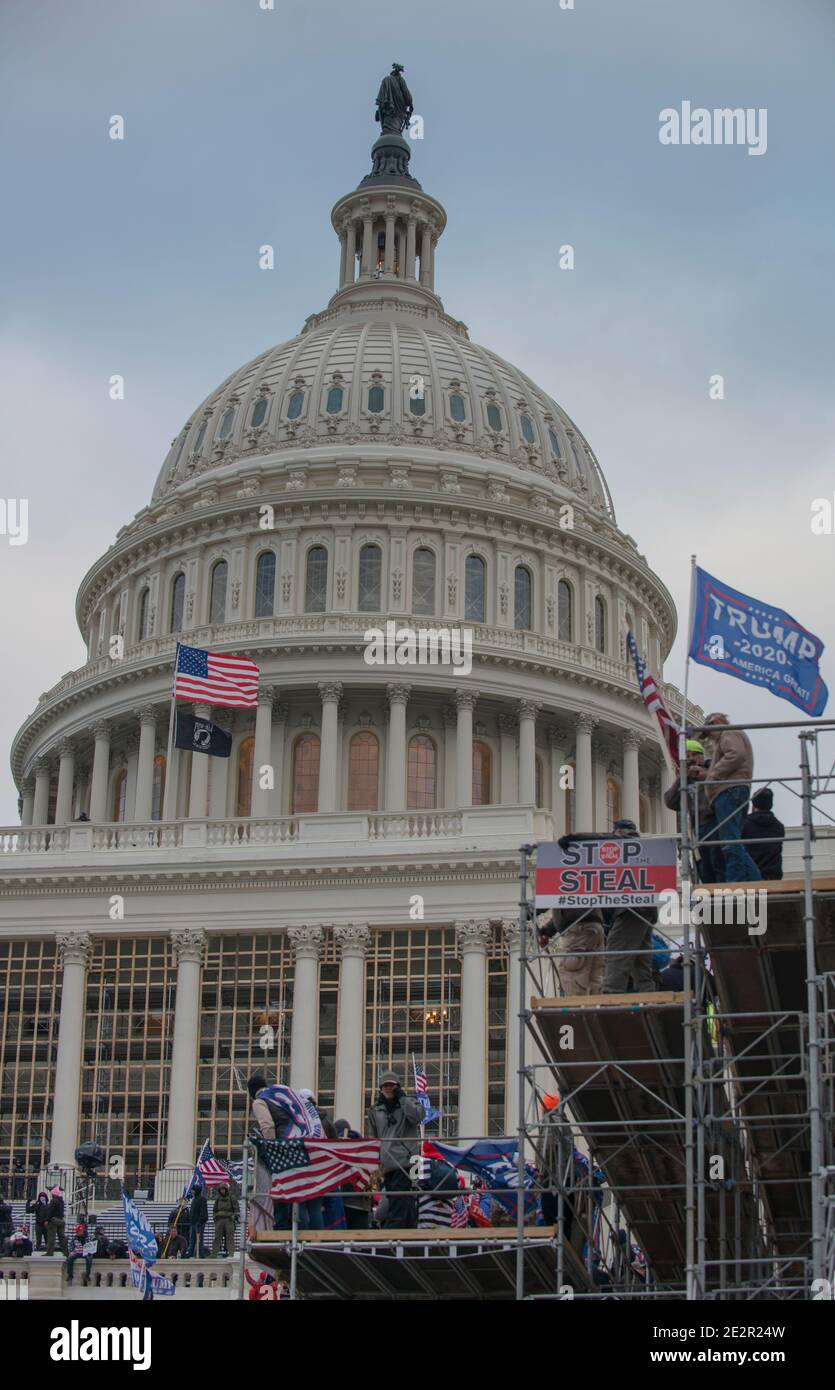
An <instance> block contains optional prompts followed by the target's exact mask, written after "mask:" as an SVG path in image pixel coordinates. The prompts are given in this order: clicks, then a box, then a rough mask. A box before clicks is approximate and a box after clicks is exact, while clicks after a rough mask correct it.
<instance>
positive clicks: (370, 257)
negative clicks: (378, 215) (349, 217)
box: [360, 216, 375, 278]
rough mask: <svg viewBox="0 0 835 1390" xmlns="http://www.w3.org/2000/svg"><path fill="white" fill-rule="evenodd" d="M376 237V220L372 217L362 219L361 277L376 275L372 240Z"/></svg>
mask: <svg viewBox="0 0 835 1390" xmlns="http://www.w3.org/2000/svg"><path fill="white" fill-rule="evenodd" d="M373 237H374V219H373V218H372V217H371V216H368V217H364V218H363V219H362V260H361V261H360V276H361V277H363V276H364V277H366V278H367V277H368V276H369V275H373V273H374V260H375V254H374V247H373V246H372V240H373Z"/></svg>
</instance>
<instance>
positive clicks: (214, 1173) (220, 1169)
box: [197, 1139, 229, 1187]
mask: <svg viewBox="0 0 835 1390" xmlns="http://www.w3.org/2000/svg"><path fill="white" fill-rule="evenodd" d="M197 1171H198V1173H199V1174H200V1176H201V1178H202V1179H203V1182H204V1183H205V1184H206V1187H219V1186H220V1184H221V1183H222V1182H225V1183H228V1182H229V1169H228V1168H227V1167H226V1165H225V1164H224V1163H221V1161H220V1159H219V1158H217V1157H216V1156H215V1154H214V1153H213V1151H212V1149H211V1147H210V1145H209V1141H208V1139H207V1140H206V1143H205V1144H204V1145H203V1148H202V1149H201V1150H200V1157H199V1158H198V1160H197Z"/></svg>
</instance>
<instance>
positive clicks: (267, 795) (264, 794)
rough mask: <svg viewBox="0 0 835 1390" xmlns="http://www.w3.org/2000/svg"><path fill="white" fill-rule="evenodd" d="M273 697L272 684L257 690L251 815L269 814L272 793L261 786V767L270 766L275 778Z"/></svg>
mask: <svg viewBox="0 0 835 1390" xmlns="http://www.w3.org/2000/svg"><path fill="white" fill-rule="evenodd" d="M274 699H275V689H274V687H273V686H271V685H268V686H265V687H264V689H263V690H259V692H258V707H257V709H256V711H255V747H254V748H253V750H252V801H251V805H252V814H253V816H268V815H270V801H271V799H272V793H271V792H270V791H269V790H267V789H264V788H262V787H261V768H262V767H272V768H273V780H275V768H274V767H273V748H272V736H273V701H274ZM320 776H321V772H320Z"/></svg>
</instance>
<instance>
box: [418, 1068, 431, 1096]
mask: <svg viewBox="0 0 835 1390" xmlns="http://www.w3.org/2000/svg"><path fill="white" fill-rule="evenodd" d="M415 1091H416V1093H417V1094H418V1095H419V1096H428V1095H429V1082H428V1081H427V1080H426V1072H425V1071H424V1070H423V1067H415Z"/></svg>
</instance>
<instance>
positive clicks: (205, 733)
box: [174, 710, 232, 758]
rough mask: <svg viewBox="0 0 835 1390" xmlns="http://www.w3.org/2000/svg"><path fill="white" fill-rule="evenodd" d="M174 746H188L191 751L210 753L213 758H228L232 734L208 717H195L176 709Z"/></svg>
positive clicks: (230, 750)
mask: <svg viewBox="0 0 835 1390" xmlns="http://www.w3.org/2000/svg"><path fill="white" fill-rule="evenodd" d="M174 746H175V747H176V748H190V749H191V751H192V753H211V754H212V755H213V756H214V757H215V758H228V757H229V754H230V753H231V752H232V735H231V734H227V732H226V730H225V729H221V728H219V727H218V725H217V724H213V723H212V722H211V720H209V719H196V718H195V717H194V715H193V714H180V711H179V710H178V711H177V719H176V728H175V730H174Z"/></svg>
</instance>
